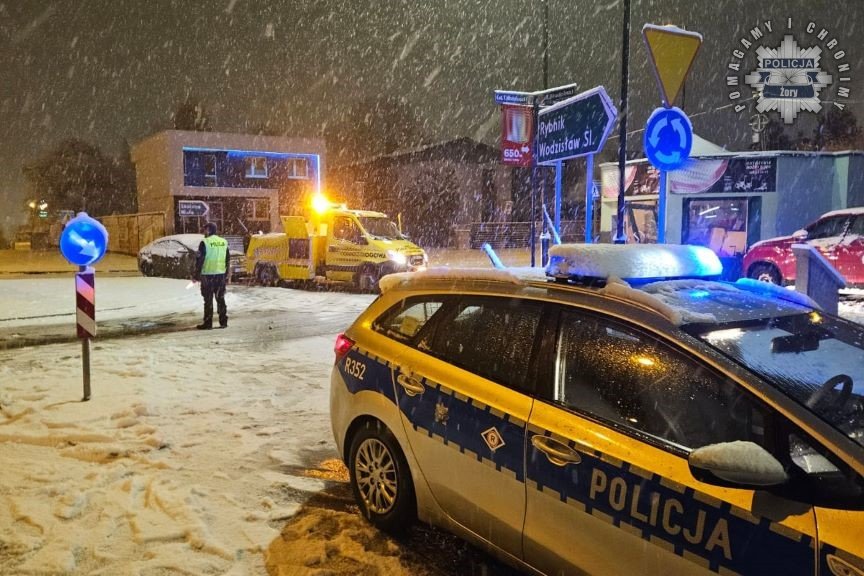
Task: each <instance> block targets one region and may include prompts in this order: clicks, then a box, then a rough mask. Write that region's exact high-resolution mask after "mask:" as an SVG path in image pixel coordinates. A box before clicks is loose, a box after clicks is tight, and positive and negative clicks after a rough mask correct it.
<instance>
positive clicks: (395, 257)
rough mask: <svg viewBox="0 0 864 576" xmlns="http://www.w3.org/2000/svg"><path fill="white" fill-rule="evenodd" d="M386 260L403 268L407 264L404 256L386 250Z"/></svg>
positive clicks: (394, 251)
mask: <svg viewBox="0 0 864 576" xmlns="http://www.w3.org/2000/svg"><path fill="white" fill-rule="evenodd" d="M387 258H388V259H389V260H390V261H391V262H394V263H395V264H398V265H399V266H404V265H405V264H407V263H408V258H407V257H406V256H405V254H402V253H401V252H397V251H396V250H387Z"/></svg>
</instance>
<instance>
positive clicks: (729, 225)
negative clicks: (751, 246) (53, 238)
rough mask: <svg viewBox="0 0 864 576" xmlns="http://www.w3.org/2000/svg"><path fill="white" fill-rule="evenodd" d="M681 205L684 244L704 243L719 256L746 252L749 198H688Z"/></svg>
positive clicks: (700, 244) (703, 244)
mask: <svg viewBox="0 0 864 576" xmlns="http://www.w3.org/2000/svg"><path fill="white" fill-rule="evenodd" d="M684 206H685V211H686V214H685V216H684V218H685V221H684V244H695V245H698V246H707V247H708V248H710V249H711V250H713V251H714V252H715V253H716V254H717V255H718V256H721V257H728V256H735V255H738V254H743V253H744V252H746V251H747V246H748V241H747V240H748V238H747V232H748V225H747V224H748V220H749V216H748V208H749V207H750V202H749V201H748V198H711V199H705V200H702V199H698V200H697V199H689V200H687V201H685V203H684Z"/></svg>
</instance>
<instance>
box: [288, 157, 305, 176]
mask: <svg viewBox="0 0 864 576" xmlns="http://www.w3.org/2000/svg"><path fill="white" fill-rule="evenodd" d="M287 167H288V177H289V178H308V177H309V162H308V161H307V160H306V158H289V159H288V165H287Z"/></svg>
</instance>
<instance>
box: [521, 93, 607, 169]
mask: <svg viewBox="0 0 864 576" xmlns="http://www.w3.org/2000/svg"><path fill="white" fill-rule="evenodd" d="M617 115H618V111H617V110H615V106H614V105H613V104H612V100H611V99H610V98H609V95H608V94H606V90H605V89H604V88H603V87H602V86H598V87H597V88H592V89H591V90H588V91H586V92H583V93H581V94H577V95H576V96H573V97H572V98H568V99H567V100H564V101H562V102H558V103H557V104H555V105H554V106H550V107H549V108H545V109H543V110H540V114H539V117H540V118H539V121H538V124H537V163H538V164H553V163H555V162H558V161H560V160H569V159H570V158H578V157H579V156H586V155H588V154H596V153H597V152H599V151H600V150H601V149H602V148H603V145H604V144H605V143H606V137H607V136H608V135H609V131H610V130H611V129H612V125H613V124H614V123H615V117H616V116H617Z"/></svg>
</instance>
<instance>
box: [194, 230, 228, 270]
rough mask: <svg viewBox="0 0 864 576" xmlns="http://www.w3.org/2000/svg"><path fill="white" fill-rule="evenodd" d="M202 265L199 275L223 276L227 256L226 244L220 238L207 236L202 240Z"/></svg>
mask: <svg viewBox="0 0 864 576" xmlns="http://www.w3.org/2000/svg"><path fill="white" fill-rule="evenodd" d="M204 246H205V248H206V252H205V253H204V265H203V266H202V267H201V274H202V275H207V274H225V272H226V270H225V257H226V255H227V254H228V242H227V241H226V240H225V239H224V238H222V237H221V236H216V235H215V234H214V235H212V236H208V237H207V238H204Z"/></svg>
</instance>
